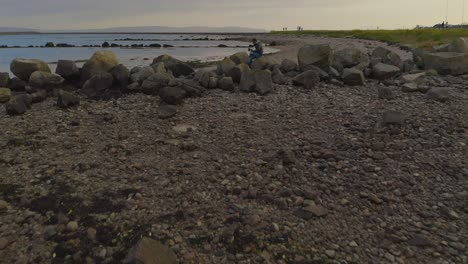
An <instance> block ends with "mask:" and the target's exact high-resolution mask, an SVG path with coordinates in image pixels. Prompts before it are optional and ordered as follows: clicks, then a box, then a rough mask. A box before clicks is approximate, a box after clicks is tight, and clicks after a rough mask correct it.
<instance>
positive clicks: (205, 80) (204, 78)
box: [199, 70, 216, 88]
mask: <svg viewBox="0 0 468 264" xmlns="http://www.w3.org/2000/svg"><path fill="white" fill-rule="evenodd" d="M214 77H216V74H215V73H214V72H212V71H208V70H203V71H201V72H200V77H199V83H200V85H201V86H203V87H205V88H210V80H211V78H214Z"/></svg>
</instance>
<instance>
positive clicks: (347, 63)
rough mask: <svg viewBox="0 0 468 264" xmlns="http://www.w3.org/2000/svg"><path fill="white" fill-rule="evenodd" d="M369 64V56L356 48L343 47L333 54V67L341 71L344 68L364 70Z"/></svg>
mask: <svg viewBox="0 0 468 264" xmlns="http://www.w3.org/2000/svg"><path fill="white" fill-rule="evenodd" d="M368 66H369V56H368V55H367V54H366V53H365V52H363V51H361V50H360V49H357V48H344V49H341V50H338V51H336V52H335V53H334V54H333V68H335V69H336V70H337V71H338V72H340V73H343V71H344V69H346V68H355V69H358V70H361V71H364V70H365V69H366V68H367V67H368Z"/></svg>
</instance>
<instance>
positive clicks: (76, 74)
mask: <svg viewBox="0 0 468 264" xmlns="http://www.w3.org/2000/svg"><path fill="white" fill-rule="evenodd" d="M55 73H56V74H58V75H60V76H62V77H63V78H64V79H66V80H76V79H79V78H80V69H79V68H78V66H77V65H76V63H75V62H74V61H72V60H59V61H58V63H57V69H56V70H55Z"/></svg>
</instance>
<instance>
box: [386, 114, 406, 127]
mask: <svg viewBox="0 0 468 264" xmlns="http://www.w3.org/2000/svg"><path fill="white" fill-rule="evenodd" d="M404 121H405V117H404V115H403V114H402V113H400V112H397V111H386V112H385V113H384V114H383V123H384V124H385V125H400V126H401V125H403V123H404Z"/></svg>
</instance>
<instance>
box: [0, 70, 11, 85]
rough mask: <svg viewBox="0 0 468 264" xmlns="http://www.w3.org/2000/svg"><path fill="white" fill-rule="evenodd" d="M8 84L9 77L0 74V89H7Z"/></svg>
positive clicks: (5, 74)
mask: <svg viewBox="0 0 468 264" xmlns="http://www.w3.org/2000/svg"><path fill="white" fill-rule="evenodd" d="M8 84H10V75H9V74H8V72H0V87H8Z"/></svg>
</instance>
